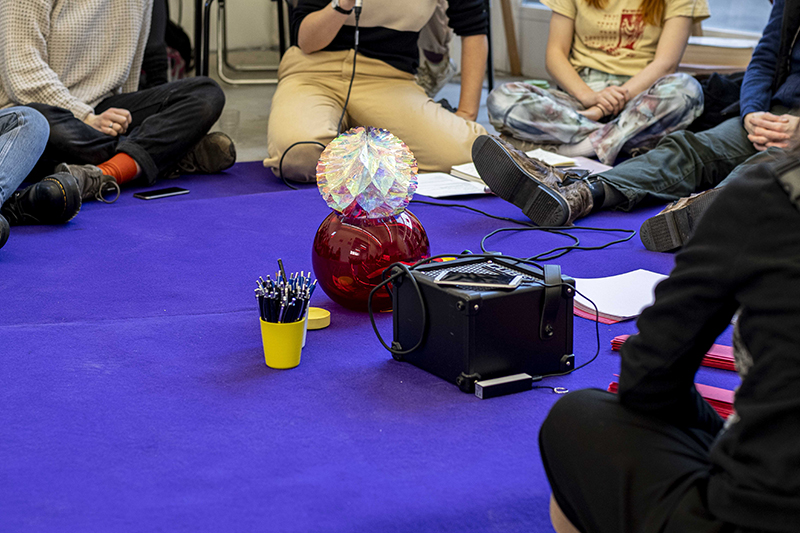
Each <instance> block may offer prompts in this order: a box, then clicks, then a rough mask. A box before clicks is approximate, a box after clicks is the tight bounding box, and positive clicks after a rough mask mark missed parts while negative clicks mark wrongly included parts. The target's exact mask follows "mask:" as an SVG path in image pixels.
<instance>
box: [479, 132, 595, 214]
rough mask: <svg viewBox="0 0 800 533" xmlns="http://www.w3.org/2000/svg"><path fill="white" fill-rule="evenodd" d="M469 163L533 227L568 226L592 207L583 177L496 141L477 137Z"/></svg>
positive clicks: (590, 197)
mask: <svg viewBox="0 0 800 533" xmlns="http://www.w3.org/2000/svg"><path fill="white" fill-rule="evenodd" d="M472 161H473V162H474V163H475V168H477V170H478V174H479V175H480V177H481V179H482V180H483V181H484V182H485V183H486V185H488V186H489V188H490V189H491V190H492V192H493V193H495V194H496V195H497V196H499V197H500V198H502V199H504V200H506V201H507V202H511V203H512V204H514V205H516V206H517V207H519V208H520V209H522V212H523V213H525V216H527V217H528V218H530V219H531V220H532V221H533V222H534V223H535V224H536V225H539V226H568V225H571V224H572V222H573V221H575V220H576V219H578V218H581V217H584V216H586V215H588V214H589V213H590V212H591V211H592V207H593V206H594V203H593V201H592V191H591V189H590V188H589V185H588V184H587V183H586V181H585V180H584V179H582V178H583V177H585V174H578V173H575V172H570V171H569V170H560V169H557V168H554V167H552V166H550V165H548V164H546V163H544V162H542V161H539V160H538V159H533V158H530V157H528V156H527V155H525V153H524V152H522V151H520V150H517V149H516V148H514V147H513V146H512V145H511V144H509V143H507V142H505V141H503V140H502V139H500V138H498V137H494V136H491V135H481V136H480V137H478V138H477V139H476V140H475V142H474V143H473V145H472Z"/></svg>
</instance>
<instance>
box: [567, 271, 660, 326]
mask: <svg viewBox="0 0 800 533" xmlns="http://www.w3.org/2000/svg"><path fill="white" fill-rule="evenodd" d="M666 277H667V276H665V275H663V274H657V273H655V272H650V271H649V270H643V269H639V270H634V271H633V272H627V273H625V274H619V275H617V276H609V277H606V278H589V279H578V278H575V288H576V289H577V290H578V291H580V293H581V294H576V295H575V306H574V311H573V312H574V313H575V315H576V316H579V317H582V318H588V319H589V320H594V319H595V311H594V307H593V306H592V304H590V303H589V301H588V300H591V301H593V302H594V303H595V305H596V306H597V309H598V311H599V318H598V321H599V322H600V323H602V324H616V323H617V322H621V321H623V320H629V319H631V318H634V317H637V316H639V313H641V312H642V310H643V309H644V308H645V307H648V306H649V305H650V304H652V303H653V300H654V299H655V296H654V294H653V291H655V288H656V285H657V284H658V283H659V282H660V281H661V280H663V279H666ZM587 299H588V300H587Z"/></svg>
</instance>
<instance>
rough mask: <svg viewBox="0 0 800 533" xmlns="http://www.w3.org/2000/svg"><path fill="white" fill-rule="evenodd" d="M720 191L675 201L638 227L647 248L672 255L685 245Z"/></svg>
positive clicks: (711, 191) (715, 190) (709, 191)
mask: <svg viewBox="0 0 800 533" xmlns="http://www.w3.org/2000/svg"><path fill="white" fill-rule="evenodd" d="M719 191H720V189H710V190H707V191H705V192H701V193H698V194H693V195H692V196H689V197H688V198H681V199H679V200H675V201H674V202H672V203H671V204H669V205H668V206H667V207H665V208H664V209H663V211H661V212H660V213H659V214H657V215H655V216H652V217H650V218H648V219H647V220H645V221H644V223H643V224H642V227H641V228H639V238H640V239H642V244H644V247H645V248H647V249H648V250H651V251H653V252H671V251H673V250H677V249H678V248H680V247H681V246H683V245H684V244H686V241H688V240H689V237H691V236H692V233H694V228H695V226H697V223H698V222H699V221H700V218H701V217H702V216H703V213H704V212H705V210H706V209H707V208H708V206H709V205H711V202H712V201H713V200H714V198H715V197H716V195H717V193H718V192H719Z"/></svg>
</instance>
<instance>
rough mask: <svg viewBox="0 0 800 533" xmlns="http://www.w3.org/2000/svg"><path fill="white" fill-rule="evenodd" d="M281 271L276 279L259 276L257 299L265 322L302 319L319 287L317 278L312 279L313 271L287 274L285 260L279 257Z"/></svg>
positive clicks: (285, 321)
mask: <svg viewBox="0 0 800 533" xmlns="http://www.w3.org/2000/svg"><path fill="white" fill-rule="evenodd" d="M278 266H279V267H280V271H279V272H277V273H276V274H275V280H272V279H270V277H269V276H267V279H266V280H264V278H258V281H257V282H256V284H257V285H258V287H257V288H256V299H257V300H258V307H259V310H260V311H261V319H262V320H263V321H264V322H278V323H283V324H286V323H290V322H297V321H298V320H302V319H303V317H304V316H305V314H306V311H307V310H308V301H309V300H310V299H311V295H312V294H313V293H314V289H315V288H316V287H317V280H314V281H311V272H309V273H308V275H306V274H305V273H304V272H302V271H300V273H299V274H298V273H296V272H295V273H294V274H291V275H290V276H288V277H287V276H286V272H285V271H284V270H283V262H282V261H281V260H280V259H279V260H278Z"/></svg>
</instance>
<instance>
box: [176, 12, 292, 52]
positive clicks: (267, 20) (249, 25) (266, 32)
mask: <svg viewBox="0 0 800 533" xmlns="http://www.w3.org/2000/svg"><path fill="white" fill-rule="evenodd" d="M281 1H283V0H281ZM194 4H195V0H169V12H170V18H172V20H174V21H175V22H178V17H179V15H180V10H181V7H182V8H183V15H182V17H181V21H180V23H181V26H182V27H183V29H184V30H185V31H186V33H188V34H189V37H190V38H191V39H192V43H194ZM217 10H218V4H217V2H216V1H215V2H214V3H213V4H212V6H211V41H210V45H211V49H212V50H216V47H217V46H216V43H217ZM284 11H286V10H284ZM225 13H226V16H227V19H228V46H229V47H230V48H231V49H238V48H263V47H267V46H275V45H277V43H278V23H277V13H278V9H277V6H276V4H275V2H272V1H271V0H226V2H225Z"/></svg>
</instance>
